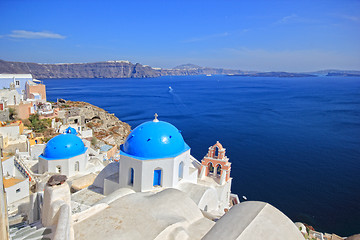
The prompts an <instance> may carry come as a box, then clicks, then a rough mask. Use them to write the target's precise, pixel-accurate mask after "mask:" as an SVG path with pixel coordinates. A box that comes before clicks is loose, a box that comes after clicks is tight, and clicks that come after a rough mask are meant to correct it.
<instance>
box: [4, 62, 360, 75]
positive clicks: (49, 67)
mask: <svg viewBox="0 0 360 240" xmlns="http://www.w3.org/2000/svg"><path fill="white" fill-rule="evenodd" d="M0 73H30V74H32V75H33V77H34V78H37V79H46V78H152V77H160V76H187V75H228V76H250V77H310V76H319V75H320V76H351V77H358V76H360V71H344V70H322V71H317V72H307V73H291V72H257V71H243V70H232V69H224V68H211V67H201V66H198V65H194V64H183V65H179V66H176V67H174V68H171V69H164V68H154V67H150V66H148V65H142V64H140V63H135V64H133V63H131V62H129V61H125V60H121V61H106V62H94V63H55V64H50V63H30V62H10V61H4V60H0Z"/></svg>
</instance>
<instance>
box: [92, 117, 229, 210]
mask: <svg viewBox="0 0 360 240" xmlns="http://www.w3.org/2000/svg"><path fill="white" fill-rule="evenodd" d="M190 150H191V149H190V147H189V146H188V145H187V144H186V142H185V141H184V138H183V136H182V135H181V133H180V131H179V130H178V129H177V128H176V127H175V126H173V125H172V124H170V123H168V122H164V121H159V120H158V119H157V114H155V119H154V120H152V121H148V122H144V123H142V124H140V125H139V126H137V127H136V128H135V129H134V130H133V131H132V132H131V133H130V134H129V135H128V137H127V138H126V140H125V142H124V144H123V145H121V146H120V160H119V162H113V163H110V164H109V165H107V166H106V167H105V168H104V169H103V170H102V171H101V172H100V173H99V175H98V176H97V178H96V179H95V181H94V183H93V185H92V187H93V188H97V189H98V190H97V192H102V193H103V194H104V195H112V196H113V194H115V195H116V194H120V195H121V194H128V193H131V192H133V193H134V192H152V193H156V192H159V191H162V190H164V189H167V188H175V189H178V190H180V191H182V192H184V193H186V194H187V195H188V196H189V197H190V198H191V199H192V200H193V201H194V202H195V203H196V204H197V206H198V207H199V208H200V209H202V210H204V211H209V212H214V211H215V212H217V213H224V211H225V209H228V208H229V204H230V194H231V182H232V178H231V177H230V164H229V162H228V160H229V159H228V158H227V157H226V155H225V149H224V148H222V146H221V144H220V143H216V144H215V145H214V146H212V147H210V148H209V152H208V154H207V155H206V161H204V160H203V161H201V162H200V161H198V160H196V159H195V158H194V157H193V156H191V155H190ZM210 162H211V164H210ZM201 172H203V174H200V173H201Z"/></svg>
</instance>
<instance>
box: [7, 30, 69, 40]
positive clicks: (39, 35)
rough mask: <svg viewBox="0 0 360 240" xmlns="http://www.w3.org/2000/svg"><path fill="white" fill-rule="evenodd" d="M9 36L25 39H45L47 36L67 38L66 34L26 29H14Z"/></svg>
mask: <svg viewBox="0 0 360 240" xmlns="http://www.w3.org/2000/svg"><path fill="white" fill-rule="evenodd" d="M7 36H8V37H10V38H24V39H45V38H52V39H64V38H65V36H63V35H60V34H58V33H52V32H47V31H43V32H32V31H26V30H13V31H11V33H10V34H8V35H7Z"/></svg>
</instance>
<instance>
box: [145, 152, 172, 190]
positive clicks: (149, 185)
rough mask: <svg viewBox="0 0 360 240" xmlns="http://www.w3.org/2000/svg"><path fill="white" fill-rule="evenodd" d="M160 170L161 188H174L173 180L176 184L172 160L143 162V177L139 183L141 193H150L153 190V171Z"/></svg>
mask: <svg viewBox="0 0 360 240" xmlns="http://www.w3.org/2000/svg"><path fill="white" fill-rule="evenodd" d="M156 169H161V170H162V172H161V187H166V188H169V187H174V178H176V182H177V176H178V175H177V174H176V176H174V159H173V158H163V159H155V160H144V161H143V169H142V171H143V177H142V182H141V191H142V192H144V191H150V190H152V189H154V186H153V182H154V170H156Z"/></svg>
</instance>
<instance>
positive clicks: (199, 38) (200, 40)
mask: <svg viewBox="0 0 360 240" xmlns="http://www.w3.org/2000/svg"><path fill="white" fill-rule="evenodd" d="M229 35H230V34H229V33H228V32H223V33H218V34H212V35H206V36H202V37H194V38H190V39H186V40H184V41H182V42H183V43H192V42H202V41H206V40H210V39H213V38H220V37H227V36H229Z"/></svg>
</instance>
